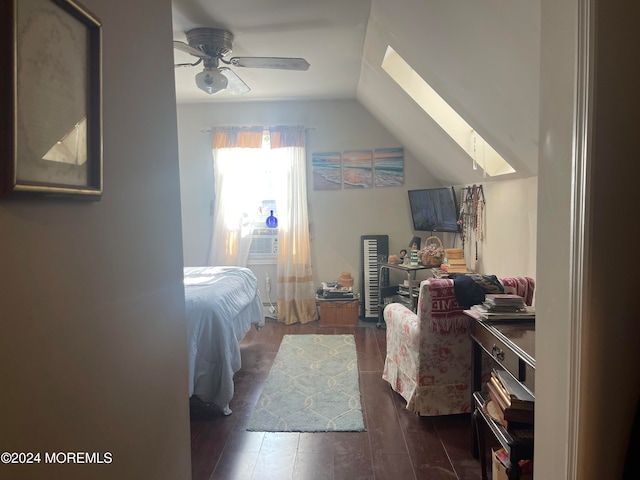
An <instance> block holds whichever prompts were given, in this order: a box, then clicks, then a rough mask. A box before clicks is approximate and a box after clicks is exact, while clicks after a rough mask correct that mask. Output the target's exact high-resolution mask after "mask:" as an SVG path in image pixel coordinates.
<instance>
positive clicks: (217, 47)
mask: <svg viewBox="0 0 640 480" xmlns="http://www.w3.org/2000/svg"><path fill="white" fill-rule="evenodd" d="M187 42H188V43H185V42H181V41H179V40H174V41H173V46H174V48H176V49H177V50H181V51H183V52H187V53H189V54H191V55H193V56H196V57H199V60H198V61H197V62H194V63H179V64H176V65H175V66H176V67H193V66H196V65H199V64H200V63H203V65H204V70H203V71H202V72H200V73H198V74H197V75H196V85H197V86H198V88H199V89H200V90H202V91H204V92H206V93H208V94H209V95H215V94H216V93H219V92H222V91H226V92H229V93H231V94H233V95H242V94H244V93H247V92H248V91H250V90H251V89H250V88H249V86H248V85H247V84H246V83H244V81H242V79H241V78H240V77H239V76H238V75H236V73H235V72H234V71H233V70H231V69H230V68H229V67H226V66H219V65H220V62H222V63H223V64H224V65H232V66H234V67H248V68H272V69H279V70H308V69H309V66H310V65H309V63H308V62H307V61H306V60H305V59H304V58H288V57H233V58H230V59H229V60H226V59H224V58H223V57H225V56H226V55H228V54H229V53H231V49H232V48H233V34H232V33H231V32H229V31H227V30H223V29H219V28H194V29H193V30H189V31H188V32H187Z"/></svg>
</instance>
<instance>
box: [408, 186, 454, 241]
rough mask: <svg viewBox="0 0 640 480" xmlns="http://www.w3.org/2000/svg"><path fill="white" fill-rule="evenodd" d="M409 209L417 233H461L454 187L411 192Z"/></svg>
mask: <svg viewBox="0 0 640 480" xmlns="http://www.w3.org/2000/svg"><path fill="white" fill-rule="evenodd" d="M409 207H410V208H411V218H412V220H413V229H414V230H415V231H419V232H456V233H457V232H459V231H460V228H459V226H458V201H457V199H456V193H455V191H454V189H453V187H438V188H426V189H423V190H409Z"/></svg>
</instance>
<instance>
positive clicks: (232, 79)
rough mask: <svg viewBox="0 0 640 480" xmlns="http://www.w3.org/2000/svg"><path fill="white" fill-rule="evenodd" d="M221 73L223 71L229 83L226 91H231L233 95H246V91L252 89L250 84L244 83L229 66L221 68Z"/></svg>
mask: <svg viewBox="0 0 640 480" xmlns="http://www.w3.org/2000/svg"><path fill="white" fill-rule="evenodd" d="M219 70H220V73H222V74H223V75H224V76H225V77H227V80H228V82H229V83H227V88H226V89H225V92H228V93H230V94H231V95H244V94H245V93H247V92H249V91H251V89H250V88H249V86H248V85H247V84H246V83H244V81H243V80H242V79H241V78H240V77H239V76H238V75H236V72H234V71H233V70H231V69H230V68H227V67H222V68H219Z"/></svg>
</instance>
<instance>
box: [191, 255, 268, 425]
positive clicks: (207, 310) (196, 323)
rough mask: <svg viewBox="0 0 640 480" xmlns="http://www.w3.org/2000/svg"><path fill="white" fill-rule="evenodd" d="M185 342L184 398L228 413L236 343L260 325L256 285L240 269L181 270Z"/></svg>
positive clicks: (250, 275)
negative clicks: (193, 398) (186, 395)
mask: <svg viewBox="0 0 640 480" xmlns="http://www.w3.org/2000/svg"><path fill="white" fill-rule="evenodd" d="M184 291H185V302H186V307H187V339H188V342H189V396H191V395H197V396H198V397H199V398H200V399H201V400H203V401H205V402H213V403H214V404H215V405H217V406H218V407H220V408H221V409H223V411H225V413H227V414H228V413H231V411H230V410H229V409H228V403H229V401H230V400H231V398H232V397H233V374H234V373H235V372H237V371H238V370H239V369H240V340H242V337H244V335H245V334H246V333H247V332H248V331H249V329H250V328H251V324H252V323H255V324H257V325H259V326H262V325H264V313H263V310H262V300H261V299H260V293H259V291H258V280H257V279H256V277H255V275H254V274H253V272H251V270H249V269H248V268H242V267H185V269H184Z"/></svg>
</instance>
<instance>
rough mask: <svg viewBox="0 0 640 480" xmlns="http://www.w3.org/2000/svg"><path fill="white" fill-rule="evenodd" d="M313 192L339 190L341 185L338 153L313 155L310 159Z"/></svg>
mask: <svg viewBox="0 0 640 480" xmlns="http://www.w3.org/2000/svg"><path fill="white" fill-rule="evenodd" d="M311 165H312V167H313V189H314V190H340V188H342V187H341V184H342V174H341V163H340V152H320V153H314V154H313V155H312V157H311Z"/></svg>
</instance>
